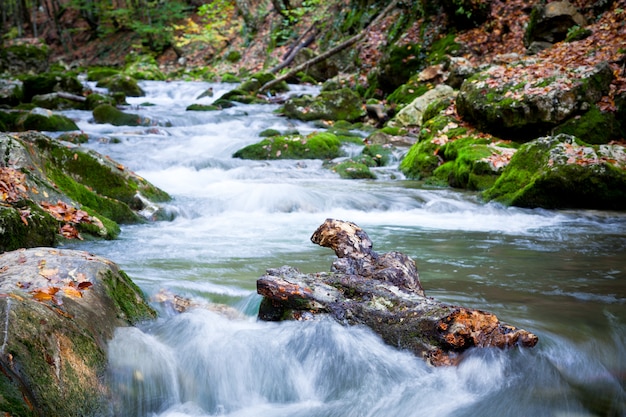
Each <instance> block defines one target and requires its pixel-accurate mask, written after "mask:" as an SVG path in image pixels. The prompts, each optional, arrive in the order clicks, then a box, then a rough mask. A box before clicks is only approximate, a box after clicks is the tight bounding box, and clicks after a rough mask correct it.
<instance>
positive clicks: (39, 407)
mask: <svg viewBox="0 0 626 417" xmlns="http://www.w3.org/2000/svg"><path fill="white" fill-rule="evenodd" d="M154 317H155V312H154V311H153V310H152V308H151V307H150V306H149V305H148V304H147V302H146V300H145V299H144V296H143V294H142V293H141V291H140V290H139V288H138V287H137V286H136V285H135V284H134V283H133V282H132V281H131V280H130V279H129V278H128V276H127V275H126V274H125V273H124V272H123V271H121V270H120V269H119V268H118V267H117V266H116V265H115V264H114V263H112V262H110V261H108V260H106V259H103V258H100V257H97V256H94V255H91V254H89V253H86V252H82V251H73V250H56V249H50V248H35V249H28V250H24V249H22V250H18V251H14V252H7V253H4V254H2V255H0V321H1V322H2V326H3V329H4V331H3V336H2V344H1V345H0V368H1V370H2V373H0V394H1V395H0V409H1V410H3V411H4V412H6V413H7V414H8V415H12V416H30V415H37V416H48V417H57V416H58V417H68V416H76V417H78V416H81V417H82V416H93V417H96V416H99V417H107V416H112V415H113V412H112V407H111V398H110V392H109V391H108V389H107V386H106V384H105V380H104V377H105V371H106V364H107V357H106V349H107V342H108V341H109V340H110V339H111V338H112V337H113V331H114V329H115V328H116V327H119V326H128V325H131V324H134V323H136V322H138V321H142V320H145V319H152V318H154Z"/></svg>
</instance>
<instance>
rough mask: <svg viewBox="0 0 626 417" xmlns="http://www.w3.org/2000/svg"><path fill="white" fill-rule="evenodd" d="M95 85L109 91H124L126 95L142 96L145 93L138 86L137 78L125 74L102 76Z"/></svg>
mask: <svg viewBox="0 0 626 417" xmlns="http://www.w3.org/2000/svg"><path fill="white" fill-rule="evenodd" d="M96 86H97V87H102V88H107V89H108V90H109V92H111V93H114V92H119V93H124V94H125V95H126V96H127V97H143V96H145V95H146V93H145V92H144V91H143V90H142V89H141V87H139V84H137V80H136V79H134V78H133V77H130V76H128V75H125V74H116V75H113V76H111V77H107V78H103V79H101V80H100V81H98V83H97V84H96Z"/></svg>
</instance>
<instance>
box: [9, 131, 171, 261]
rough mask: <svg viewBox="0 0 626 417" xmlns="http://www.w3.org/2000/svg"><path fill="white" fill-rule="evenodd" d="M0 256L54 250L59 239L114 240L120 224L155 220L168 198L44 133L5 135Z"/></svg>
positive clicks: (123, 171)
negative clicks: (0, 253)
mask: <svg viewBox="0 0 626 417" xmlns="http://www.w3.org/2000/svg"><path fill="white" fill-rule="evenodd" d="M0 154H1V155H4V164H5V165H4V166H2V167H0V180H1V181H0V198H1V200H0V201H1V202H2V203H3V204H2V205H3V207H2V211H1V212H0V225H1V229H0V251H8V250H13V249H17V248H21V247H35V246H41V245H46V246H53V245H54V244H55V243H56V242H57V240H58V238H59V236H63V237H65V238H80V237H81V234H85V235H88V236H92V237H94V238H105V239H112V238H115V237H116V236H117V235H118V234H119V226H118V223H119V224H122V223H133V222H139V221H142V219H143V217H142V216H140V215H139V214H138V213H139V212H143V213H145V214H146V215H148V216H156V213H155V212H154V211H153V210H154V208H153V207H156V206H155V205H154V203H153V202H158V201H164V200H167V199H168V198H169V196H168V195H167V194H166V193H164V192H163V191H161V190H159V189H158V188H156V187H154V186H153V185H152V184H150V183H148V182H147V181H146V180H144V179H143V178H141V177H139V176H137V175H136V174H134V173H133V172H131V171H129V170H128V169H126V167H124V166H122V165H121V164H118V163H116V162H115V161H112V160H110V159H108V158H105V157H103V156H102V155H99V154H97V153H96V152H94V151H91V150H87V149H84V148H81V147H80V146H72V145H69V144H68V143H61V142H59V141H57V140H55V139H52V138H49V137H47V136H45V135H44V134H42V133H38V132H27V133H22V134H14V135H6V134H0Z"/></svg>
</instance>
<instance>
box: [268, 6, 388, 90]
mask: <svg viewBox="0 0 626 417" xmlns="http://www.w3.org/2000/svg"><path fill="white" fill-rule="evenodd" d="M397 4H398V0H393V1H392V2H391V3H389V4H388V5H387V7H385V8H384V9H383V11H382V12H380V14H379V15H378V16H376V18H375V19H374V20H372V21H371V22H370V24H369V25H367V27H366V28H365V29H363V31H361V32H360V33H358V34H356V35H354V36H353V37H351V38H350V39H348V40H346V41H344V42H342V43H340V44H339V45H337V46H335V47H334V48H332V49H330V50H328V51H326V52H324V53H323V54H321V55H318V56H316V57H315V58H312V59H310V60H308V61H307V62H304V63H302V64H300V65H298V66H296V67H295V68H293V69H292V70H291V71H289V72H287V73H286V74H284V75H282V76H280V77H277V78H275V79H273V80H272V81H269V82H267V83H265V85H263V86H262V87H261V88H260V89H259V92H263V91H266V90H268V89H270V88H271V87H272V86H274V85H276V84H278V83H280V82H282V81H285V80H287V79H289V78H291V77H293V76H294V75H296V74H297V73H299V72H300V71H302V70H305V69H306V68H308V67H310V66H312V65H315V64H317V63H319V62H322V61H324V60H325V59H327V58H329V57H331V56H333V55H335V54H336V53H338V52H341V51H343V50H344V49H346V48H348V47H350V46H352V45H354V44H355V43H357V42H358V41H360V40H361V39H363V38H364V37H365V35H366V34H367V31H368V30H369V29H370V28H371V27H373V26H375V25H376V24H377V23H378V22H380V20H381V19H382V18H383V17H385V15H386V14H387V13H389V12H390V11H391V10H392V9H393V8H394V7H396V5H397Z"/></svg>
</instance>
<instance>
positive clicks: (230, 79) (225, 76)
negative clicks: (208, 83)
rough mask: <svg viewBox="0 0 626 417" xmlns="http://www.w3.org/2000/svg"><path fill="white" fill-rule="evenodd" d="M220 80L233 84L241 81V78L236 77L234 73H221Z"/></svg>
mask: <svg viewBox="0 0 626 417" xmlns="http://www.w3.org/2000/svg"><path fill="white" fill-rule="evenodd" d="M221 82H223V83H227V84H234V83H240V82H241V78H239V77H237V76H236V75H234V74H228V73H226V74H223V75H222V76H221Z"/></svg>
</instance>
